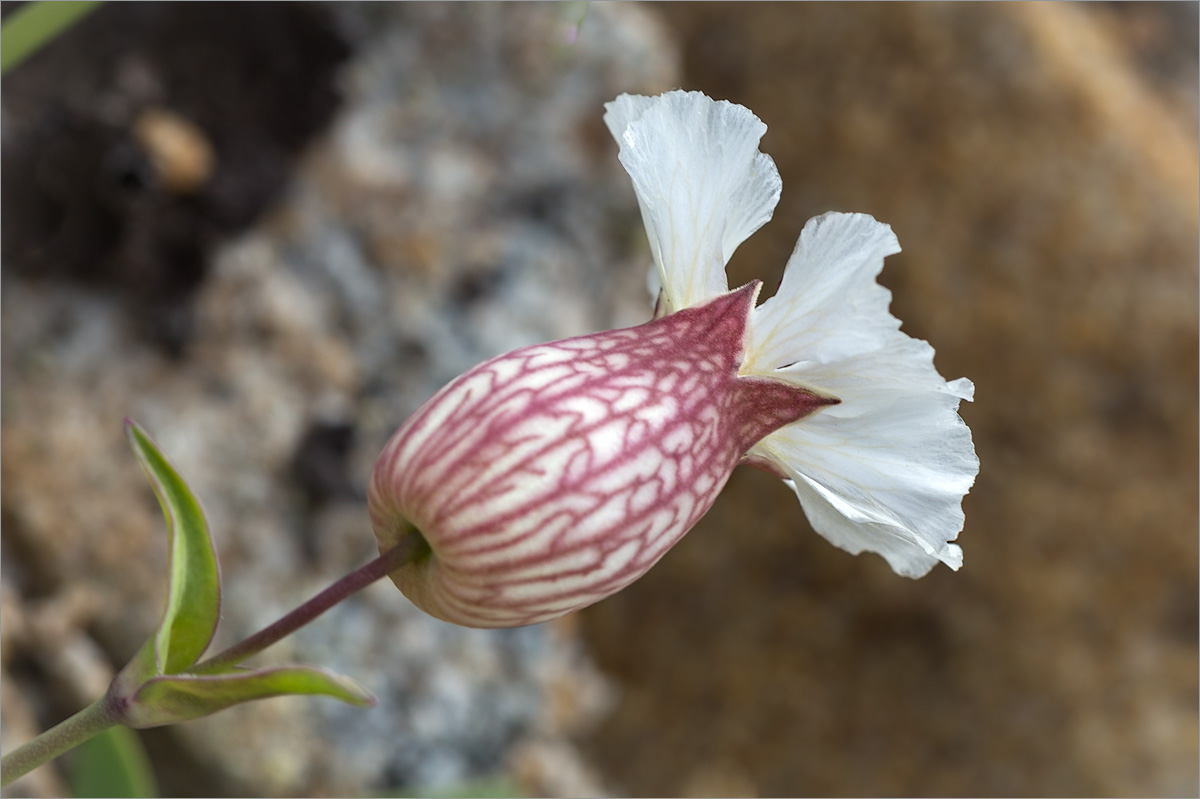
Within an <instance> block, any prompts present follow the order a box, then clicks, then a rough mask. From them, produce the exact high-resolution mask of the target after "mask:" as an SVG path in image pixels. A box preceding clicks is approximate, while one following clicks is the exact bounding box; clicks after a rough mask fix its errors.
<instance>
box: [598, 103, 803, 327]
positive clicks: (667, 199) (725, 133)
mask: <svg viewBox="0 0 1200 799" xmlns="http://www.w3.org/2000/svg"><path fill="white" fill-rule="evenodd" d="M605 107H606V109H607V113H606V114H605V123H606V124H607V125H608V127H609V130H610V131H612V132H613V135H614V136H615V137H616V138H617V141H618V143H619V144H620V147H621V152H620V158H621V163H622V164H623V165H624V166H625V169H626V170H627V171H628V172H629V174H630V176H631V177H632V178H633V186H634V190H635V191H636V192H637V197H638V205H639V206H640V207H641V209H642V220H643V222H645V225H646V233H647V236H648V237H649V239H650V251H651V253H652V254H653V256H654V263H655V266H656V268H657V269H658V272H659V277H660V279H661V281H662V285H663V291H664V296H665V299H666V301H667V305H668V308H667V309H668V310H671V311H677V310H679V309H681V308H685V307H688V306H690V305H695V304H697V303H700V302H703V301H705V300H708V299H711V298H712V297H716V296H717V295H719V294H723V293H724V292H725V291H726V290H727V289H728V283H727V281H726V278H725V264H726V263H728V261H729V258H730V256H732V255H733V252H734V250H736V249H737V247H738V245H739V244H741V243H742V242H743V241H745V240H746V238H747V237H748V236H749V235H750V234H751V233H753V232H754V231H756V230H758V229H759V228H760V227H762V226H763V225H764V224H765V223H766V222H767V220H769V219H770V218H771V213H772V212H773V211H774V209H775V204H776V203H777V202H779V193H780V190H781V189H782V186H783V184H782V181H780V179H779V172H778V170H777V169H776V168H775V163H774V162H773V161H772V160H771V159H770V157H769V156H766V155H764V154H763V153H760V152H759V151H758V142H759V140H760V139H761V138H762V135H763V133H765V132H766V129H767V126H766V125H764V124H763V123H762V122H761V121H760V120H759V119H758V117H756V116H754V114H752V113H751V112H750V111H749V110H748V109H746V108H743V107H742V106H740V105H734V104H732V103H729V102H727V101H724V100H722V101H719V102H718V101H715V100H712V99H710V98H708V97H706V96H705V95H703V94H700V93H699V92H682V91H674V92H668V93H667V94H664V95H661V96H659V97H636V96H631V95H622V96H621V97H618V98H617V99H616V100H615V101H614V102H612V103H608V104H607V105H606V106H605Z"/></svg>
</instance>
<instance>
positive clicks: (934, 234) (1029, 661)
mask: <svg viewBox="0 0 1200 799" xmlns="http://www.w3.org/2000/svg"><path fill="white" fill-rule="evenodd" d="M581 20H582V24H581V25H580V21H581ZM1196 29H1197V13H1196V5H1195V4H1166V5H1157V4H1136V5H1134V4H1130V5H1117V4H1103V5H1084V6H1076V5H1070V4H1029V5H1026V4H964V5H943V4H914V5H909V4H883V5H875V4H851V5H845V6H843V5H825V4H795V5H793V4H783V5H774V4H771V5H761V6H760V5H757V4H703V5H698V6H693V5H689V4H667V5H661V6H659V5H653V6H637V5H624V4H619V5H609V4H600V3H593V4H590V5H588V6H583V5H576V4H565V5H544V6H543V5H525V4H516V5H492V4H471V5H449V6H443V5H433V4H430V5H425V4H405V5H400V6H390V5H387V6H384V5H366V6H344V5H337V6H318V5H308V6H290V5H282V4H280V5H269V6H260V5H256V4H241V5H238V6H236V7H229V6H225V7H220V6H217V7H211V6H200V5H170V6H168V5H161V6H160V5H151V6H145V5H111V6H106V7H104V8H102V9H101V10H100V11H98V12H96V13H95V14H94V15H92V16H91V17H89V18H88V19H86V20H85V21H84V22H82V23H81V24H80V25H79V26H77V27H76V28H75V29H73V30H72V31H71V32H70V33H69V34H67V35H66V36H64V37H63V38H62V39H61V40H59V41H58V42H56V43H55V44H53V45H51V47H49V48H47V49H46V50H45V51H44V52H42V53H41V54H39V55H38V56H35V57H34V58H33V59H31V60H30V61H29V62H27V63H26V64H25V65H23V66H22V67H20V68H18V69H17V70H16V71H14V72H13V73H12V74H11V75H9V76H7V77H5V78H4V83H3V98H2V102H3V116H2V118H0V130H2V133H3V152H2V157H3V163H2V165H0V169H2V171H3V173H4V175H5V180H4V182H3V187H2V188H3V198H2V199H3V220H2V221H3V236H2V239H0V244H2V245H3V296H2V310H3V317H2V318H3V340H2V345H3V351H2V355H3V359H2V370H3V371H2V390H0V401H2V404H0V410H2V415H3V441H2V451H0V454H2V466H3V483H2V488H3V517H2V520H3V537H2V539H0V540H2V543H3V561H2V565H3V582H2V583H0V586H2V590H3V595H2V598H3V603H2V610H3V615H2V618H0V637H2V644H3V652H2V655H3V657H2V660H3V667H4V671H3V695H2V699H3V703H2V709H3V729H2V732H3V742H2V745H3V748H4V750H5V751H7V750H8V749H10V748H11V747H12V746H14V745H16V744H17V743H19V742H20V741H23V740H25V739H26V738H28V737H29V736H31V735H32V734H34V733H35V732H36V731H37V730H38V729H41V728H44V727H46V726H48V725H50V724H52V723H54V722H55V721H57V720H59V719H61V718H63V717H65V716H66V715H67V714H68V713H70V712H73V711H74V710H75V709H77V708H78V707H80V706H81V705H82V704H84V703H85V702H87V701H90V700H91V699H92V698H94V697H95V696H96V695H98V693H99V692H100V691H102V690H103V686H104V684H105V683H106V681H107V679H108V677H109V676H110V675H111V671H112V669H113V668H114V667H117V666H119V665H120V664H121V663H123V662H124V660H125V659H127V658H128V657H129V655H131V654H132V652H133V651H134V649H135V648H136V647H137V646H138V644H140V642H141V640H142V638H143V637H144V636H145V635H146V634H147V632H148V630H149V629H150V628H151V627H152V626H153V624H154V622H155V620H156V616H157V613H158V610H159V607H160V602H161V592H162V573H163V569H164V566H165V552H164V551H163V533H162V530H161V520H160V517H159V514H158V510H157V508H156V506H155V504H154V501H153V498H152V496H151V495H150V492H149V490H148V488H147V487H146V486H145V485H144V479H143V477H142V476H141V474H140V472H139V470H138V469H137V467H136V465H135V463H134V461H133V458H132V457H131V455H130V454H129V452H128V449H127V446H126V444H125V442H124V440H123V438H122V435H121V419H122V418H123V417H125V416H131V417H133V418H136V419H137V420H139V421H140V422H141V423H142V424H144V425H145V426H147V427H148V428H149V430H150V431H151V433H152V434H154V435H155V436H156V438H157V439H158V441H159V443H160V444H161V445H162V446H163V447H164V449H165V450H166V451H167V452H168V453H169V454H170V455H171V456H172V458H173V460H174V461H175V463H176V465H177V466H178V467H179V468H180V469H181V471H182V472H183V473H184V475H185V476H186V477H188V478H189V480H190V481H191V483H192V485H193V487H194V489H195V490H196V491H197V493H198V494H199V496H200V497H201V499H202V501H203V502H204V504H205V507H206V509H207V511H208V514H209V517H210V521H211V523H212V526H213V530H214V536H215V538H216V541H217V546H218V551H219V553H220V556H221V561H222V568H223V574H224V580H225V586H226V595H225V602H224V606H223V607H224V614H223V620H222V631H221V633H220V641H218V644H220V643H222V642H224V643H228V642H231V641H233V640H235V638H237V637H242V636H244V635H246V634H248V633H250V632H252V631H253V630H255V629H257V628H258V627H259V626H261V625H263V624H265V623H266V622H268V621H270V620H272V619H274V618H275V617H277V616H278V615H280V614H281V613H282V612H284V611H286V610H287V609H289V608H290V607H292V606H294V605H296V604H298V603H299V602H301V601H303V600H304V599H306V598H307V597H308V596H310V595H311V594H312V593H314V592H316V591H317V590H319V589H320V588H321V587H323V586H324V585H325V584H327V583H328V582H330V581H331V580H332V579H335V578H336V577H337V576H339V575H340V574H342V573H344V572H346V571H348V570H349V569H351V568H354V567H355V566H357V565H359V564H360V563H362V562H364V561H365V560H366V559H368V558H369V557H370V556H371V555H372V554H373V539H372V537H371V536H370V534H369V532H368V531H367V523H366V516H365V510H364V507H363V504H364V503H363V489H362V486H363V485H364V484H365V478H366V475H367V473H368V471H369V469H370V466H371V463H372V461H373V459H374V457H375V455H376V454H377V452H378V451H379V449H380V448H381V446H382V444H383V442H384V440H385V439H386V437H387V435H388V434H389V433H390V432H391V429H392V428H393V427H394V426H395V425H397V424H398V423H399V422H400V421H401V420H403V418H405V416H407V414H408V413H409V412H410V411H411V410H413V409H414V408H415V407H416V405H417V404H419V403H420V402H421V401H422V400H423V399H424V398H426V397H427V396H428V395H429V394H430V393H432V392H433V391H434V390H435V389H436V388H437V387H438V386H439V385H441V384H442V383H444V382H445V381H446V380H448V379H450V378H451V377H453V376H454V375H455V374H457V373H458V372H460V371H462V370H463V369H465V368H466V367H468V366H470V365H472V364H474V363H475V362H477V361H479V360H481V359H483V358H485V357H487V356H489V355H492V354H495V353H498V352H502V351H504V350H507V349H511V348H513V347H515V346H519V345H522V344H526V343H532V342H535V341H540V340H546V339H551V338H560V337H563V336H568V335H572V334H576V333H582V332H586V331H590V330H595V329H600V328H604V327H614V326H620V325H627V324H634V323H636V322H638V321H641V320H642V319H644V318H645V315H646V313H647V298H646V295H645V290H644V282H643V281H644V270H645V265H646V264H647V263H648V260H649V259H648V255H647V251H646V248H645V243H644V234H643V233H642V232H641V230H640V222H639V219H638V215H637V208H636V202H635V201H634V198H633V194H632V191H631V189H630V187H629V185H628V180H627V178H626V177H625V175H624V172H623V171H622V170H621V168H620V166H619V165H618V163H617V161H616V157H615V152H616V149H615V146H614V145H613V144H612V143H611V141H610V140H609V139H608V135H607V132H606V131H605V130H604V128H603V124H602V122H601V113H602V109H601V104H602V103H603V102H604V101H605V100H608V99H611V98H612V97H613V96H615V95H616V94H618V93H620V92H622V91H629V92H640V93H655V92H659V91H662V90H665V89H668V88H673V87H676V86H684V87H687V88H694V89H700V90H703V91H705V92H707V93H709V94H710V95H712V96H715V97H724V98H728V99H731V100H734V101H736V102H740V103H742V104H745V105H747V106H749V107H750V108H751V109H753V110H754V111H755V112H756V113H757V114H758V115H759V116H760V117H761V118H762V119H763V120H764V121H765V122H766V123H767V125H768V126H769V130H768V133H767V135H766V137H765V139H764V141H763V149H764V151H766V152H768V153H770V154H771V155H772V156H773V157H774V158H775V160H776V162H777V163H778V165H779V167H780V171H781V172H782V174H783V179H784V193H783V199H782V201H781V203H780V206H779V208H778V210H777V212H776V214H775V219H774V221H773V222H771V223H769V224H768V225H767V226H766V227H765V228H764V229H763V231H761V232H760V233H759V234H758V235H756V236H755V237H753V238H752V239H750V241H748V242H747V243H746V244H745V245H744V246H743V247H742V248H741V249H740V250H739V251H738V253H737V254H736V256H735V258H734V261H733V264H732V265H731V269H730V272H731V283H732V284H734V285H736V284H739V283H741V282H744V281H745V280H748V279H750V278H752V277H761V278H764V279H765V280H766V282H767V285H768V286H770V285H772V284H773V281H775V280H777V279H778V276H779V274H780V272H781V270H782V267H783V264H784V262H785V261H786V258H787V255H788V253H789V252H790V250H791V247H792V245H793V243H794V241H795V237H796V236H797V235H798V233H799V230H800V228H801V227H802V225H803V221H804V220H805V219H807V218H808V217H809V216H811V215H813V214H816V213H820V212H822V211H825V210H830V209H836V210H855V211H865V212H869V213H872V214H874V215H875V216H876V217H877V218H879V219H881V220H884V221H887V222H889V223H890V224H891V225H892V226H893V228H894V229H895V230H896V232H897V235H898V236H899V238H900V242H901V244H902V246H904V248H905V251H904V253H902V254H901V255H898V256H894V257H892V258H890V259H889V261H888V266H887V268H886V269H885V272H884V276H883V280H884V282H885V283H886V284H887V285H888V286H889V287H890V288H891V289H892V290H893V292H894V295H895V299H894V302H893V310H894V311H895V312H896V313H897V315H898V316H899V317H900V318H901V319H903V320H904V321H905V329H906V330H907V331H908V332H909V333H911V334H912V335H915V336H919V337H921V338H926V339H928V340H929V341H930V342H931V343H933V345H934V346H935V347H936V348H937V351H938V359H937V364H938V366H939V368H940V369H941V371H942V373H943V374H944V375H946V376H947V377H957V376H960V375H966V376H968V377H970V378H972V379H973V380H974V381H975V383H976V386H977V392H976V395H977V401H976V402H975V403H974V404H973V405H967V406H965V407H964V408H963V415H964V417H965V418H966V419H967V421H968V423H969V424H970V425H971V427H972V429H973V431H974V433H975V438H976V443H977V447H978V451H979V455H980V459H981V461H982V471H981V473H980V478H979V481H978V483H977V485H976V487H975V488H974V490H973V491H972V493H971V494H970V496H968V497H967V500H966V502H965V510H966V513H967V526H966V529H965V530H964V532H963V534H962V536H961V538H960V542H961V543H962V545H963V547H964V550H965V553H966V565H965V566H964V568H963V569H962V571H960V572H958V573H951V572H949V571H948V570H945V569H938V570H935V572H934V573H932V574H931V575H929V576H928V577H926V578H925V579H923V580H920V581H915V582H914V581H908V580H905V579H903V578H899V577H896V576H895V575H893V574H892V573H891V572H890V571H889V570H888V569H887V567H886V565H885V564H884V563H883V561H882V560H880V559H878V558H873V557H870V556H863V557H859V558H854V557H851V556H849V555H847V554H845V553H843V552H841V551H839V550H836V549H834V548H832V547H830V546H829V545H828V544H826V543H825V542H824V541H823V540H822V539H821V538H820V537H819V536H817V535H815V534H814V533H812V532H811V530H810V529H809V528H808V525H807V523H806V522H805V520H804V518H803V514H802V513H801V511H800V510H799V508H798V506H797V504H796V502H795V499H794V497H793V496H792V495H791V494H790V492H788V491H787V490H786V489H785V488H784V487H783V486H782V485H780V484H779V483H778V481H776V480H774V479H772V478H769V477H768V476H766V475H763V474H760V473H758V472H754V471H753V470H741V471H739V472H738V473H737V474H735V476H734V478H733V480H732V481H731V483H730V486H729V488H728V489H727V490H726V492H725V493H724V495H723V496H722V498H721V499H720V500H719V502H718V504H717V506H716V507H715V508H714V510H713V512H712V513H710V514H709V516H708V517H707V518H706V519H705V520H704V521H703V522H702V523H701V524H700V525H699V526H698V527H697V528H696V529H695V530H694V531H693V532H692V533H691V534H689V536H687V538H685V540H684V541H683V543H681V544H680V545H679V546H678V547H676V549H675V550H673V551H672V552H671V553H670V554H669V555H668V556H667V557H666V558H665V559H664V560H663V561H662V563H661V564H659V565H658V566H657V567H655V569H654V570H652V571H651V572H650V574H648V575H647V576H646V577H645V578H644V579H643V580H641V581H639V582H638V583H636V584H635V585H634V586H632V587H631V588H629V589H627V590H626V591H625V592H623V593H621V594H619V595H617V596H616V597H614V598H612V599H610V600H607V601H605V602H603V603H601V604H599V605H597V606H595V607H594V608H592V609H589V610H588V611H585V612H584V613H582V614H579V615H578V616H577V617H574V618H570V619H567V620H564V621H563V622H562V623H558V624H553V625H544V626H541V627H535V628H529V629H523V630H516V631H511V632H483V633H480V632H474V631H466V630H459V629H457V628H453V627H450V626H448V625H444V624H440V623H438V622H434V621H432V620H430V619H427V618H426V617H424V616H423V615H422V614H420V613H419V612H417V611H415V610H414V609H412V608H411V607H410V606H409V605H408V604H407V603H406V601H405V600H404V599H403V598H402V597H401V596H400V595H399V594H398V592H396V591H395V589H394V588H392V587H391V586H390V585H386V584H381V585H378V586H375V587H374V588H372V589H371V590H369V591H367V592H365V593H364V594H363V595H362V596H361V597H360V598H358V599H355V600H353V601H351V602H348V603H346V604H345V605H344V606H341V607H339V608H337V609H336V610H334V611H332V612H331V613H330V614H329V615H328V616H327V617H325V618H323V619H321V620H320V621H318V622H317V623H316V624H314V625H312V626H311V627H310V628H308V629H306V630H305V631H303V633H302V634H300V635H298V636H296V638H295V640H292V641H288V642H285V643H283V644H280V645H279V646H278V647H276V648H275V649H273V650H271V651H269V652H268V653H265V654H264V656H263V659H264V660H282V659H291V660H299V661H304V662H315V663H321V664H323V665H327V666H330V667H333V668H335V669H338V670H341V671H344V672H347V673H350V674H352V675H355V676H356V677H358V678H360V679H361V680H362V681H364V682H365V683H366V684H367V685H368V686H369V687H370V688H372V690H374V691H375V693H376V694H377V695H378V696H379V697H380V706H379V707H377V708H375V709H374V710H371V711H359V710H355V709H352V708H347V707H343V706H340V705H338V704H337V703H335V702H333V701H332V700H320V699H316V700H306V699H295V700H292V699H279V700H270V701H268V702H263V703H258V704H256V705H254V706H252V707H246V708H242V709H239V710H236V711H230V712H226V713H223V714H220V715H218V716H215V717H212V718H210V719H208V720H205V721H203V722H200V723H196V724H192V725H185V726H183V727H179V728H168V729H164V730H155V731H149V732H148V733H145V734H143V736H142V737H143V740H144V742H145V743H146V744H147V746H148V748H149V750H150V753H151V755H152V757H153V759H154V763H155V769H156V772H157V774H158V777H159V780H160V783H161V785H162V789H163V791H164V792H165V793H166V794H168V795H201V794H202V795H210V794H211V795H236V794H247V795H248V794H266V795H324V794H341V795H379V794H381V793H395V792H397V791H421V790H431V789H433V788H436V787H438V786H454V785H456V784H458V785H461V784H463V783H464V781H469V780H472V779H477V778H480V777H492V776H496V775H502V776H504V778H505V780H507V783H506V784H508V785H510V786H511V787H512V788H513V790H516V791H519V792H526V793H531V794H551V795H558V794H597V793H605V792H607V793H613V794H632V795H653V794H667V795H670V794H689V795H701V794H728V795H764V796H769V795H814V794H815V795H821V794H828V795H872V794H874V795H877V794H888V795H896V794H912V795H919V794H937V795H949V794H966V795H981V794H988V795H991V794H1013V795H1031V794H1075V795H1078V794H1095V795H1112V794H1146V795H1195V793H1196V792H1197V791H1198V790H1200V778H1198V774H1197V755H1196V752H1197V749H1198V748H1200V733H1198V725H1197V706H1198V704H1200V695H1198V689H1197V671H1198V669H1200V662H1198V656H1197V652H1198V635H1197V632H1198V627H1200V616H1198V613H1197V607H1198V590H1200V589H1198V585H1197V583H1198V578H1197V560H1198V557H1200V552H1198V547H1197V484H1198V479H1197V478H1198V474H1197V460H1198V458H1197V455H1198V452H1197V436H1198V430H1197V383H1198V374H1197V370H1198V366H1197V363H1198V358H1200V353H1198V351H1197V350H1198V345H1197V337H1198V330H1197V288H1198V285H1197V283H1198V281H1197V261H1198V258H1200V254H1198V252H1197V237H1198V235H1200V230H1198V222H1197V216H1198V213H1200V211H1198V197H1200V188H1198V182H1197V171H1198V169H1200V165H1198V156H1197V76H1196V60H1197V40H1196ZM742 471H745V472H746V473H744V474H743V473H742ZM68 765H69V764H68ZM61 773H62V772H61V771H59V770H58V769H57V768H46V769H41V770H39V772H36V773H35V774H34V775H31V777H30V778H28V779H26V780H23V781H22V782H20V783H17V784H15V785H14V786H12V794H13V795H20V794H33V795H56V794H61V793H62V792H64V791H65V790H66V789H65V786H64V783H63V782H62V780H61V776H60V775H61Z"/></svg>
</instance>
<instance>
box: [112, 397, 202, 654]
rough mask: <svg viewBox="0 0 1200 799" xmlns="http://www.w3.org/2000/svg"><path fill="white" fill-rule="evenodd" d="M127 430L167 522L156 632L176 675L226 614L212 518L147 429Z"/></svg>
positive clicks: (157, 650) (129, 426)
mask: <svg viewBox="0 0 1200 799" xmlns="http://www.w3.org/2000/svg"><path fill="white" fill-rule="evenodd" d="M125 431H126V434H127V435H128V436H129V443H130V444H132V445H133V451H134V454H135V455H137V459H138V461H139V462H140V463H141V464H142V468H143V469H144V470H145V472H146V474H147V476H149V478H150V482H151V483H152V484H153V485H154V493H155V495H156V496H157V497H158V503H159V505H161V506H162V509H163V516H165V517H166V520H167V563H168V577H167V579H168V583H167V602H166V607H165V608H164V609H163V615H162V620H161V621H160V622H159V623H158V629H157V630H155V633H154V639H153V641H154V654H155V664H156V667H157V672H158V673H159V674H176V673H178V672H180V671H183V670H184V669H186V668H187V667H188V666H191V665H192V664H193V663H195V662H196V661H197V660H198V659H199V658H200V656H201V655H203V654H204V650H205V649H207V648H208V644H209V641H211V640H212V636H213V633H214V632H215V631H216V629H217V620H218V618H219V617H220V612H221V574H220V570H219V568H218V566H217V553H216V550H214V549H213V544H212V539H211V538H210V537H209V534H208V522H206V521H205V519H204V511H203V510H202V509H201V508H200V503H199V502H198V501H197V500H196V497H195V496H194V495H193V494H192V492H191V490H190V489H189V488H188V485H187V483H185V482H184V480H183V478H182V477H180V476H179V473H178V472H176V471H175V468H174V467H173V466H171V463H170V461H168V460H167V459H166V457H165V456H164V455H163V454H162V453H161V452H160V451H159V449H158V447H157V446H155V444H154V442H153V441H152V440H151V439H150V436H148V435H146V431H145V430H143V429H142V428H141V427H139V426H138V425H136V424H134V423H133V422H130V421H126V423H125Z"/></svg>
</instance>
